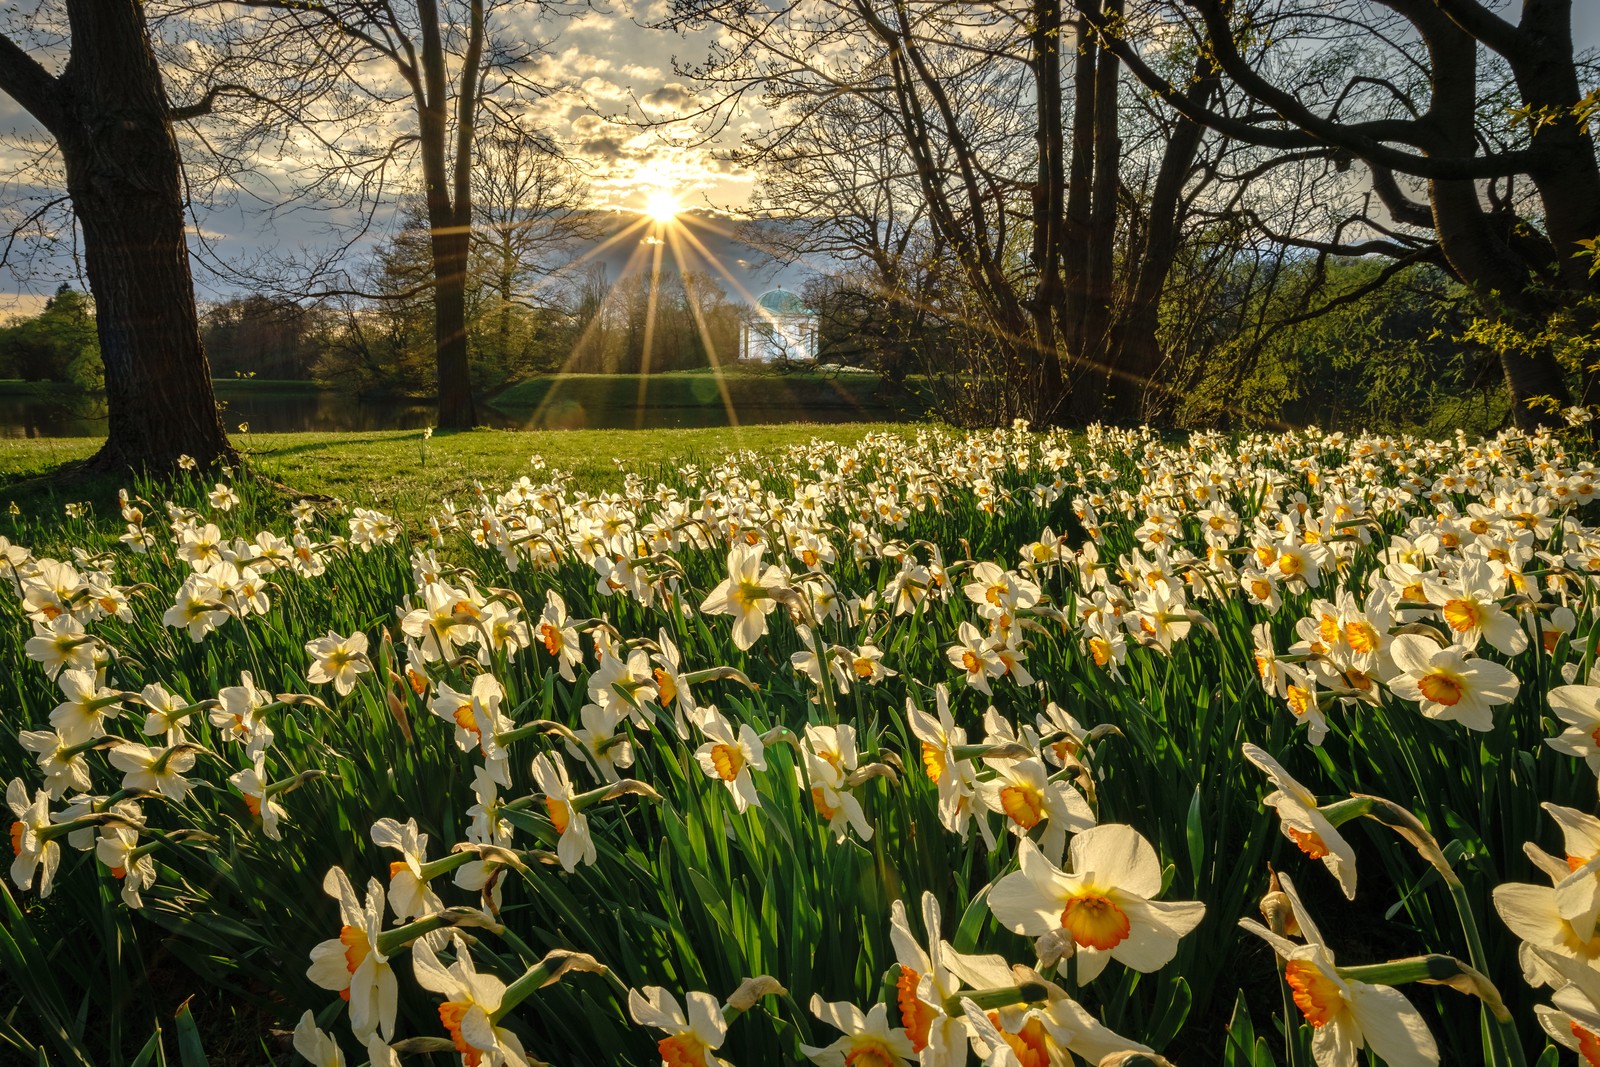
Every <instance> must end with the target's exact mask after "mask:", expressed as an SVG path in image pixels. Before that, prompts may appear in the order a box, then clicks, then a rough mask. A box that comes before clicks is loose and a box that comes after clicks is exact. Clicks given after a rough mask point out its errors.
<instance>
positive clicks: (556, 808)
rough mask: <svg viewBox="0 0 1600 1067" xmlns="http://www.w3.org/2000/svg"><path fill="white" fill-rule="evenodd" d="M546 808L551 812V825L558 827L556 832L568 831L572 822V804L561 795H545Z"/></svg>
mask: <svg viewBox="0 0 1600 1067" xmlns="http://www.w3.org/2000/svg"><path fill="white" fill-rule="evenodd" d="M544 808H545V810H546V811H548V812H549V813H550V825H551V826H554V827H555V828H556V833H558V834H564V833H566V832H567V826H568V825H569V824H571V822H572V808H571V806H570V805H568V804H567V802H566V801H564V800H562V799H560V798H559V797H545V798H544Z"/></svg>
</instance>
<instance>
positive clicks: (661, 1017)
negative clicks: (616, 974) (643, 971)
mask: <svg viewBox="0 0 1600 1067" xmlns="http://www.w3.org/2000/svg"><path fill="white" fill-rule="evenodd" d="M683 999H684V1003H685V1004H687V1005H688V1011H687V1012H685V1011H684V1009H683V1007H682V1006H681V1005H679V1003H678V1000H677V998H676V997H674V996H673V995H672V994H671V993H669V992H667V991H666V990H665V989H662V988H661V987H660V986H645V987H644V992H643V993H642V994H641V993H640V991H639V990H637V989H630V990H628V1016H629V1017H630V1018H631V1019H633V1021H634V1022H636V1023H638V1024H639V1025H640V1026H648V1027H650V1028H652V1029H654V1030H661V1031H663V1032H664V1033H665V1034H666V1036H665V1037H663V1038H661V1039H660V1040H659V1041H657V1042H656V1052H657V1054H658V1055H660V1057H661V1062H662V1064H664V1065H665V1067H729V1065H728V1061H727V1060H724V1059H722V1058H720V1057H718V1056H717V1055H716V1051H717V1049H719V1048H721V1047H722V1042H723V1040H724V1039H725V1038H726V1037H727V1034H728V1027H727V1024H726V1023H725V1022H724V1021H723V1018H722V1005H721V1004H720V1003H718V1001H717V998H716V997H714V996H712V995H711V994H710V993H702V992H700V991H699V990H694V991H691V992H689V993H686V994H684V998H683Z"/></svg>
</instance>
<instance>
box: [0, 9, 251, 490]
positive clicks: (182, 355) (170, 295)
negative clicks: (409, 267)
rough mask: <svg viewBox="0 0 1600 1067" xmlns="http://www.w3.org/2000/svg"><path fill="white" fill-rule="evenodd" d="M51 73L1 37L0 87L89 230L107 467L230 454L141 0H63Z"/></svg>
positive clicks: (101, 463) (177, 165) (102, 462)
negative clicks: (27, 121) (64, 32)
mask: <svg viewBox="0 0 1600 1067" xmlns="http://www.w3.org/2000/svg"><path fill="white" fill-rule="evenodd" d="M66 14H67V20H68V27H69V30H70V41H69V44H68V49H69V51H68V57H67V60H66V62H65V64H64V65H63V66H62V68H61V70H60V71H59V73H55V74H52V73H51V72H50V71H49V70H48V69H46V67H45V66H44V65H43V64H42V63H41V62H40V61H39V60H38V59H36V58H35V57H34V56H33V55H32V54H30V53H29V51H28V50H27V49H25V48H24V47H23V46H22V45H20V44H18V43H17V42H16V41H15V40H13V39H12V38H10V37H8V36H4V35H0V91H3V92H5V93H6V94H7V95H8V96H10V97H11V98H12V99H13V100H15V101H16V102H17V103H18V104H19V105H21V106H22V107H23V108H24V109H26V110H27V112H28V113H29V114H30V115H32V116H33V117H34V118H35V119H36V120H38V122H39V124H40V125H41V126H43V127H44V129H45V130H46V131H47V132H48V133H49V135H50V136H51V138H53V140H54V142H55V147H56V150H57V151H58V152H59V153H60V157H61V159H62V162H63V163H64V164H65V168H66V186H67V194H68V196H69V197H70V199H71V202H72V209H73V214H74V216H75V218H76V220H77V225H78V229H79V231H80V233H81V234H82V241H83V259H84V267H85V271H86V273H87V275H88V279H89V288H90V290H91V292H92V293H93V294H94V298H95V327H96V331H97V333H98V335H99V340H100V354H101V358H102V360H103V361H104V365H105V384H106V399H107V408H108V420H107V436H106V443H105V445H104V446H103V447H102V448H101V449H100V451H99V452H98V453H96V455H95V457H94V458H93V459H92V460H91V461H90V462H91V465H92V466H94V467H96V468H100V469H119V468H129V467H131V468H153V469H160V468H168V467H171V466H172V465H173V464H174V463H175V462H176V460H177V459H178V457H179V456H180V455H184V454H187V455H189V456H192V457H194V458H195V459H197V460H199V461H201V462H202V463H211V462H213V461H215V460H217V459H225V458H230V457H232V456H233V450H232V447H231V446H230V445H229V443H228V439H227V435H226V434H225V433H224V432H223V429H222V419H221V417H220V415H219V414H218V411H217V403H216V398H215V396H214V395H213V393H212V390H211V371H210V367H209V365H208V364H207V362H206V354H205V348H204V346H203V345H202V344H201V340H200V328H199V323H198V316H197V314H196V309H195V298H194V282H193V278H192V277H191V275H190V271H189V252H188V247H187V245H186V243H185V240H184V196H183V182H182V174H181V161H180V159H179V154H178V144H177V140H176V138H175V137H174V135H173V130H172V114H171V110H170V108H169V106H168V101H167V96H166V91H165V88H164V86H163V83H162V80H161V72H160V69H159V68H158V66H157V64H156V58H155V54H154V52H153V50H152V48H151V43H150V34H149V28H148V26H147V25H146V23H145V15H144V5H143V4H142V3H140V2H139V0H66Z"/></svg>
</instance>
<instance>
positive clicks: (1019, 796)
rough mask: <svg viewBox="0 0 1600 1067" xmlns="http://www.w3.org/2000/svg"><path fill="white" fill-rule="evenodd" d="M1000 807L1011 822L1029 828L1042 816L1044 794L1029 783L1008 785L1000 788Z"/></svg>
mask: <svg viewBox="0 0 1600 1067" xmlns="http://www.w3.org/2000/svg"><path fill="white" fill-rule="evenodd" d="M1000 807H1001V809H1002V810H1003V811H1004V812H1005V813H1006V815H1007V816H1008V817H1009V818H1010V819H1011V821H1012V822H1014V823H1016V824H1017V825H1018V826H1020V827H1022V828H1023V829H1024V830H1031V829H1033V828H1034V827H1035V826H1038V825H1039V820H1040V819H1043V818H1044V794H1043V793H1041V792H1040V791H1039V790H1037V789H1035V788H1034V787H1033V786H1030V785H1008V786H1006V787H1004V788H1003V789H1001V790H1000Z"/></svg>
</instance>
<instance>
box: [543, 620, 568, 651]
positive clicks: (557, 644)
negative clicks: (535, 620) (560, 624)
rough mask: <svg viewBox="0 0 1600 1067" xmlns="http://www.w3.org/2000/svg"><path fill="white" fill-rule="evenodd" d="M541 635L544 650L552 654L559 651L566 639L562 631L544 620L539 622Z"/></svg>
mask: <svg viewBox="0 0 1600 1067" xmlns="http://www.w3.org/2000/svg"><path fill="white" fill-rule="evenodd" d="M539 637H540V639H541V640H542V641H544V650H545V651H546V652H548V653H550V654H551V655H552V656H554V655H556V654H557V653H559V652H560V651H561V649H562V646H563V645H565V644H566V641H565V640H564V639H563V638H562V636H561V631H560V630H558V629H556V628H555V627H554V626H551V625H550V624H549V623H547V622H544V623H540V624H539Z"/></svg>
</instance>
